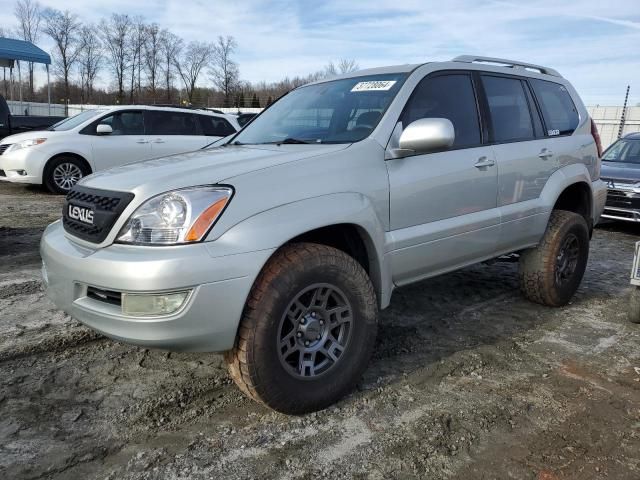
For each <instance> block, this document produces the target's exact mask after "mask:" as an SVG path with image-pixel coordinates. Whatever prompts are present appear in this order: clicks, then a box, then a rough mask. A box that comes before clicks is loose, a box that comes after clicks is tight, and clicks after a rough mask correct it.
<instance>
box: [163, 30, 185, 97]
mask: <svg viewBox="0 0 640 480" xmlns="http://www.w3.org/2000/svg"><path fill="white" fill-rule="evenodd" d="M182 46H183V41H182V39H181V38H180V37H178V36H177V35H175V34H173V33H171V32H170V31H168V30H166V29H165V30H162V32H161V34H160V54H161V68H162V73H163V76H164V86H165V88H166V89H167V103H171V88H172V82H173V78H174V66H175V63H176V59H177V58H178V57H179V55H180V52H181V51H182Z"/></svg>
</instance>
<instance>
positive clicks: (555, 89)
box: [531, 80, 578, 135]
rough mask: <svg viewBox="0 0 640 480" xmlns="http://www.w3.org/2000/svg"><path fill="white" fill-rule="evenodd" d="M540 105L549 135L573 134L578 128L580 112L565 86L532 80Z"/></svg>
mask: <svg viewBox="0 0 640 480" xmlns="http://www.w3.org/2000/svg"><path fill="white" fill-rule="evenodd" d="M531 85H532V86H533V91H534V92H535V94H536V98H537V99H538V102H539V103H540V108H541V109H542V115H543V116H544V122H545V124H546V125H547V135H565V134H571V133H573V131H574V130H575V129H576V127H577V126H578V110H577V109H576V106H575V104H574V103H573V100H571V95H569V92H567V89H566V88H565V87H564V85H560V84H559V83H554V82H547V81H545V80H531Z"/></svg>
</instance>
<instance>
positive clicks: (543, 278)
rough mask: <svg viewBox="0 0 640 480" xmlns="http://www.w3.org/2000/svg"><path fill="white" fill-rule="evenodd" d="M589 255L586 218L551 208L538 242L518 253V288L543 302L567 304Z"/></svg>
mask: <svg viewBox="0 0 640 480" xmlns="http://www.w3.org/2000/svg"><path fill="white" fill-rule="evenodd" d="M588 258H589V227H588V226H587V222H586V221H585V219H584V218H583V217H582V216H581V215H578V214H577V213H573V212H568V211H564V210H554V211H553V212H551V217H550V218H549V223H548V225H547V230H546V232H545V234H544V237H542V241H541V242H540V244H539V245H538V246H537V247H535V248H531V249H528V250H525V251H524V252H522V254H521V255H520V290H521V291H522V293H523V294H524V296H525V297H527V298H528V299H529V300H531V301H533V302H536V303H540V304H542V305H548V306H550V307H561V306H563V305H566V304H567V303H569V301H570V300H571V298H572V297H573V295H574V294H575V292H576V290H577V289H578V287H579V286H580V282H581V281H582V277H583V275H584V271H585V269H586V267H587V260H588Z"/></svg>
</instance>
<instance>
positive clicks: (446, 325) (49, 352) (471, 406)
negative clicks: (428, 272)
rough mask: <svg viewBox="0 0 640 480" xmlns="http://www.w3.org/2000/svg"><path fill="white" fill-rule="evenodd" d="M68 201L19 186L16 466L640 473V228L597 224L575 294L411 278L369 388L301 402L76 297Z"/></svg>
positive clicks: (0, 204) (34, 474)
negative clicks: (110, 331) (111, 333)
mask: <svg viewBox="0 0 640 480" xmlns="http://www.w3.org/2000/svg"><path fill="white" fill-rule="evenodd" d="M61 204H62V198H61V197H57V196H53V195H49V194H46V193H44V192H42V191H41V190H40V189H37V188H32V187H21V186H13V185H7V184H0V478H3V479H5V478H6V479H37V478H53V479H92V478H96V479H113V480H115V479H236V478H256V479H257V478H260V479H270V478H292V479H293V478H331V479H333V478H359V479H365V478H366V479H369V478H370V479H391V478H398V479H412V478H430V479H439V478H460V479H475V478H487V479H489V478H491V479H492V478H497V479H504V478H516V479H520V478H523V479H537V480H552V479H560V478H572V479H589V478H610V479H638V478H640V325H634V324H631V323H629V322H627V320H626V318H625V313H624V312H625V307H626V304H627V300H626V298H625V295H626V294H627V293H628V292H629V280H628V278H629V271H630V268H631V261H632V257H633V244H634V242H635V241H636V240H638V239H640V236H639V235H638V234H640V229H638V228H634V227H631V226H622V225H606V226H604V227H601V228H599V229H597V230H596V232H595V235H594V239H593V243H592V254H591V259H590V261H589V266H588V271H587V273H586V276H585V279H584V281H583V283H582V287H581V288H580V290H579V292H578V294H577V296H576V298H575V301H574V302H573V304H572V305H570V306H568V307H566V308H562V309H557V310H554V309H549V308H544V307H541V306H536V305H532V304H530V303H528V302H526V301H525V300H523V299H522V298H521V297H520V296H519V294H518V290H517V281H516V265H515V264H507V263H496V264H493V265H480V266H475V267H472V268H467V269H465V270H463V271H461V272H457V273H453V274H449V275H445V276H442V277H439V278H436V279H432V280H429V281H425V282H422V283H420V284H417V285H414V286H410V287H406V288H402V289H399V290H397V291H396V292H395V293H394V296H393V300H392V303H391V307H390V308H389V309H387V310H386V311H384V312H383V313H382V314H381V328H380V335H379V341H378V344H377V347H376V350H375V355H374V358H373V360H372V362H371V365H370V367H369V369H368V371H367V372H366V374H365V376H364V378H363V379H362V380H361V381H360V383H359V385H358V388H357V390H356V391H355V392H354V393H353V394H352V395H350V396H349V397H347V398H345V399H344V400H343V401H341V402H340V403H339V404H337V405H336V406H335V407H332V408H330V409H328V410H326V411H322V412H319V413H317V414H313V415H308V416H303V417H287V416H284V415H280V414H277V413H274V412H272V411H269V410H267V409H266V408H264V407H262V406H259V405H257V404H255V403H253V402H252V401H250V400H248V399H246V398H244V397H243V396H242V394H241V393H240V392H239V391H238V390H237V389H236V388H235V387H234V385H233V384H232V383H231V381H230V379H229V377H228V376H227V373H226V370H225V368H224V365H223V362H222V357H221V356H220V355H213V354H175V353H171V354H170V353H166V352H159V351H150V350H145V349H143V348H137V347H132V346H128V345H124V344H121V343H116V342H113V341H111V340H108V339H106V338H104V337H101V336H100V335H97V334H94V333H93V332H91V331H90V330H88V329H86V328H84V327H83V326H81V325H80V324H78V323H77V322H75V321H74V320H72V319H71V318H69V317H67V316H66V315H64V314H62V313H61V312H59V311H57V310H56V309H55V308H54V306H53V305H52V304H51V302H50V301H49V300H48V299H47V298H46V297H45V295H44V293H43V292H42V290H41V283H40V259H39V255H38V242H39V237H40V235H41V232H42V230H43V228H44V227H45V225H47V223H49V222H51V221H53V220H55V219H57V218H58V216H59V212H60V206H61Z"/></svg>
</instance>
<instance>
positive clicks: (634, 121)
mask: <svg viewBox="0 0 640 480" xmlns="http://www.w3.org/2000/svg"><path fill="white" fill-rule="evenodd" d="M587 110H589V114H590V115H591V118H593V121H594V122H596V125H597V126H598V132H600V138H601V139H602V146H603V147H604V148H607V147H608V146H609V145H611V144H612V143H613V142H615V141H616V140H617V139H618V132H619V131H620V119H621V117H622V107H600V106H596V107H587ZM633 132H640V107H627V112H626V115H625V121H624V128H623V129H622V135H626V134H627V133H633Z"/></svg>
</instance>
